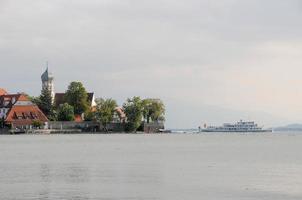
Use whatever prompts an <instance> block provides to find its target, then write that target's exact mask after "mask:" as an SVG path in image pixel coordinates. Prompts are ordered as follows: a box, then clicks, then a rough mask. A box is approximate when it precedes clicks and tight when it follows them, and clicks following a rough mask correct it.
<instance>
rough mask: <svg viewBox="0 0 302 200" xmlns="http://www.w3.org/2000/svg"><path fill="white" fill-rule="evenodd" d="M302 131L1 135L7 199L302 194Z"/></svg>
mask: <svg viewBox="0 0 302 200" xmlns="http://www.w3.org/2000/svg"><path fill="white" fill-rule="evenodd" d="M301 150H302V135H299V134H295V135H292V134H291V135H290V136H288V135H286V134H285V135H284V134H279V135H274V134H263V135H262V134H256V135H236V134H228V135H223V134H219V135H216V134H214V135H178V134H177V135H173V134H171V135H49V136H47V135H43V136H33V135H31V136H26V135H20V136H0V152H1V153H0V167H1V171H0V196H1V199H5V200H10V199H11V200H15V199H41V200H49V199H67V200H69V199H70V200H74V199H79V200H82V199H89V200H92V199H103V200H119V199H133V200H138V199H147V200H148V199H152V200H155V199H162V200H165V199H173V200H174V199H179V200H183V199H206V200H208V199H213V200H214V199H215V200H216V199H223V200H224V199H235V200H236V199H238V200H239V199H240V200H241V199H272V200H279V199H280V200H281V199H282V200H283V199H301V198H302V191H301V185H302V154H301V153H300V152H301Z"/></svg>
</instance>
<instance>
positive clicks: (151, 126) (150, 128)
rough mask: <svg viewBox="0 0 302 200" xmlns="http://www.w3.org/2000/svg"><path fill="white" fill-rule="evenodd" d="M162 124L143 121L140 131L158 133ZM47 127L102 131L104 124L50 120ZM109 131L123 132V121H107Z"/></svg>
mask: <svg viewBox="0 0 302 200" xmlns="http://www.w3.org/2000/svg"><path fill="white" fill-rule="evenodd" d="M164 127H165V126H164V124H163V123H159V122H152V123H144V124H143V129H142V131H143V132H145V133H158V132H160V131H159V130H160V129H164ZM47 129H55V130H64V129H81V130H83V131H88V132H102V131H104V126H103V125H102V124H101V123H98V122H91V121H87V122H86V121H85V122H73V121H72V122H63V121H55V122H53V121H50V122H48V125H47ZM106 129H107V131H109V132H125V129H126V125H125V123H109V124H107V127H106Z"/></svg>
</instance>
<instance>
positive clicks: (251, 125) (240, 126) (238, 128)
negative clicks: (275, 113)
mask: <svg viewBox="0 0 302 200" xmlns="http://www.w3.org/2000/svg"><path fill="white" fill-rule="evenodd" d="M201 132H272V129H264V128H263V127H260V126H258V124H256V123H255V122H253V121H242V120H240V121H239V122H237V123H235V124H231V123H225V124H223V125H222V126H208V127H207V126H206V125H205V127H204V128H203V129H201Z"/></svg>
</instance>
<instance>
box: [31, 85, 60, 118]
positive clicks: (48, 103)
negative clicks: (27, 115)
mask: <svg viewBox="0 0 302 200" xmlns="http://www.w3.org/2000/svg"><path fill="white" fill-rule="evenodd" d="M28 97H29V99H30V101H31V102H33V103H34V104H36V105H37V106H38V107H39V108H40V110H41V111H42V112H43V113H44V114H45V115H46V116H47V118H48V119H49V120H51V121H55V120H56V111H55V109H54V105H53V101H52V96H51V92H50V90H48V88H44V89H43V90H42V91H41V94H40V96H39V97H30V96H28Z"/></svg>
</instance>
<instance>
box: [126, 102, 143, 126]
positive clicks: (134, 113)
mask: <svg viewBox="0 0 302 200" xmlns="http://www.w3.org/2000/svg"><path fill="white" fill-rule="evenodd" d="M123 108H124V111H125V114H126V116H127V127H126V128H127V130H128V131H136V130H137V129H138V128H139V127H140V125H141V124H142V119H143V102H142V100H141V98H140V97H133V98H132V99H129V98H128V99H127V101H126V102H125V103H124V105H123Z"/></svg>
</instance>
